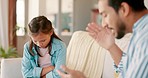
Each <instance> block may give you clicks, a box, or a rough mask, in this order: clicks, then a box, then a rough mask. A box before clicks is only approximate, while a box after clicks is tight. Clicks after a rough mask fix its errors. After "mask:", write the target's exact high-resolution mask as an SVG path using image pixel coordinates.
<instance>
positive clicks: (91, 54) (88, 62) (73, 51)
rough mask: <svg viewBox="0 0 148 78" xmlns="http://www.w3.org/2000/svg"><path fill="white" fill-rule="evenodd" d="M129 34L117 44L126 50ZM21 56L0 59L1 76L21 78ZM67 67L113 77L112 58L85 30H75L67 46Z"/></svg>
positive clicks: (98, 76)
mask: <svg viewBox="0 0 148 78" xmlns="http://www.w3.org/2000/svg"><path fill="white" fill-rule="evenodd" d="M130 37H131V34H128V35H126V36H125V37H124V38H122V39H120V40H116V43H117V45H119V46H120V48H121V49H122V50H123V51H125V52H126V49H127V47H128V44H129V41H130ZM21 60H22V58H9V59H2V61H1V78H22V74H21ZM66 65H67V67H69V68H71V69H74V70H79V71H81V72H83V73H84V74H85V75H86V76H87V78H115V73H114V70H113V60H112V58H111V56H110V54H109V52H107V50H105V49H104V48H102V47H100V46H99V45H98V44H97V42H96V41H95V40H94V39H93V38H92V37H90V36H89V35H88V33H87V32H86V31H76V32H74V33H73V35H72V38H71V40H70V42H69V45H68V46H67V55H66Z"/></svg>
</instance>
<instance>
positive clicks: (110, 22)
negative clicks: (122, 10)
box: [98, 0, 126, 39]
mask: <svg viewBox="0 0 148 78" xmlns="http://www.w3.org/2000/svg"><path fill="white" fill-rule="evenodd" d="M98 5H99V12H100V14H101V15H102V26H107V27H108V28H109V29H111V31H112V33H113V34H114V35H115V37H116V38H117V39H120V38H122V37H123V36H124V35H125V29H126V26H125V24H124V23H123V21H122V20H121V18H120V17H119V15H118V13H117V12H116V11H115V10H114V8H112V7H111V6H109V5H108V0H100V1H99V4H98Z"/></svg>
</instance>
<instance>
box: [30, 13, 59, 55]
mask: <svg viewBox="0 0 148 78" xmlns="http://www.w3.org/2000/svg"><path fill="white" fill-rule="evenodd" d="M28 29H29V35H35V36H36V35H38V34H39V33H40V32H42V33H44V34H49V33H50V32H51V31H52V32H53V34H52V35H51V40H50V42H49V43H48V49H49V54H50V55H51V53H50V52H51V48H52V45H51V42H52V40H53V38H56V39H59V40H61V39H60V38H59V37H58V36H57V35H56V34H55V32H54V30H53V27H52V23H51V21H50V20H48V19H47V18H46V17H45V16H38V17H35V18H33V19H32V20H31V22H30V23H29V24H28ZM61 41H62V40H61ZM33 47H34V48H35V50H36V52H37V54H38V55H39V56H41V55H40V54H39V51H38V46H37V45H36V44H34V43H33V41H32V40H30V45H29V52H30V54H31V55H32V56H34V55H35V54H34V53H33V52H32V48H33Z"/></svg>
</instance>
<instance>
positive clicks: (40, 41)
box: [30, 32, 52, 48]
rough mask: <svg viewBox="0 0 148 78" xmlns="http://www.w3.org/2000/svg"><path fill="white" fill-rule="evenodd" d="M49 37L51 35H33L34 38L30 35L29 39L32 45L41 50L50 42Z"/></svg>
mask: <svg viewBox="0 0 148 78" xmlns="http://www.w3.org/2000/svg"><path fill="white" fill-rule="evenodd" d="M51 35H52V33H49V34H44V33H42V32H41V33H39V34H38V35H35V36H34V35H32V36H30V37H31V39H32V41H33V43H34V44H36V45H37V46H39V47H41V48H46V47H47V45H48V44H49V42H50V40H51Z"/></svg>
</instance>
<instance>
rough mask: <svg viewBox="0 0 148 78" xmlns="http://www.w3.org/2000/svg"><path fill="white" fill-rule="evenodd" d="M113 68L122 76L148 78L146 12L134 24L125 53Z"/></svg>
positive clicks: (147, 27)
mask: <svg viewBox="0 0 148 78" xmlns="http://www.w3.org/2000/svg"><path fill="white" fill-rule="evenodd" d="M115 69H116V71H117V72H120V73H121V76H122V78H148V14H146V15H144V16H143V17H141V18H140V19H139V20H138V21H137V22H136V23H135V24H134V26H133V35H132V38H131V40H130V44H129V47H128V50H127V54H125V53H123V56H122V59H121V61H120V63H119V65H118V66H115Z"/></svg>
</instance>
